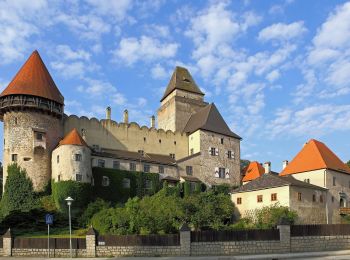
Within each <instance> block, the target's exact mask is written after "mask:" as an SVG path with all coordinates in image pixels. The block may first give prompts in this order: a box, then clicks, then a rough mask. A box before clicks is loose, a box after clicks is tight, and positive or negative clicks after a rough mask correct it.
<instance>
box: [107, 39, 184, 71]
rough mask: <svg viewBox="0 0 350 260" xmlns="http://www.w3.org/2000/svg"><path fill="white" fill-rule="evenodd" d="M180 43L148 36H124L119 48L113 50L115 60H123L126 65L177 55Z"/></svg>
mask: <svg viewBox="0 0 350 260" xmlns="http://www.w3.org/2000/svg"><path fill="white" fill-rule="evenodd" d="M178 47H179V45H178V44H177V43H163V42H161V41H159V40H158V39H155V38H151V37H148V36H141V37H140V38H139V39H137V38H133V37H131V38H123V39H121V41H120V42H119V46H118V48H117V50H115V51H114V52H113V54H114V60H115V61H117V62H118V61H119V60H121V61H122V62H123V63H124V64H126V65H132V64H134V63H135V62H137V61H155V60H160V59H168V58H172V57H174V56H175V54H176V52H177V49H178Z"/></svg>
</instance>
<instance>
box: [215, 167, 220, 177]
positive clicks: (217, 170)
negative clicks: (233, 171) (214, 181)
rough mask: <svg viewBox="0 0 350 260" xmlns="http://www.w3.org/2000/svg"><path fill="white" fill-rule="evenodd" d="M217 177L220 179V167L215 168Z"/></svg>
mask: <svg viewBox="0 0 350 260" xmlns="http://www.w3.org/2000/svg"><path fill="white" fill-rule="evenodd" d="M215 177H216V178H219V167H215Z"/></svg>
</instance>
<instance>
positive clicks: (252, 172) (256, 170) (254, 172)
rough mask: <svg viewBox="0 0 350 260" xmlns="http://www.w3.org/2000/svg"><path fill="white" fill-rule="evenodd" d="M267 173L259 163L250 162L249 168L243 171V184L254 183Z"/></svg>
mask: <svg viewBox="0 0 350 260" xmlns="http://www.w3.org/2000/svg"><path fill="white" fill-rule="evenodd" d="M264 173H265V169H264V167H262V166H261V164H260V163H259V162H250V163H249V164H248V166H246V167H245V168H244V169H243V175H244V177H243V179H242V181H243V182H246V181H252V180H255V179H257V178H259V177H260V176H261V175H263V174H264Z"/></svg>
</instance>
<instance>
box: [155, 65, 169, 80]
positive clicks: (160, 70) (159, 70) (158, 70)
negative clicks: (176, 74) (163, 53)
mask: <svg viewBox="0 0 350 260" xmlns="http://www.w3.org/2000/svg"><path fill="white" fill-rule="evenodd" d="M151 73H152V78H154V79H164V78H167V77H168V76H169V75H168V74H169V73H168V72H167V71H166V70H165V69H164V67H163V66H161V65H160V64H159V63H158V64H156V65H155V66H153V67H152V69H151Z"/></svg>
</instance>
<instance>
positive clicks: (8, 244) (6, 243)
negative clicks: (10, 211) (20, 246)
mask: <svg viewBox="0 0 350 260" xmlns="http://www.w3.org/2000/svg"><path fill="white" fill-rule="evenodd" d="M2 239H3V240H2V246H3V251H4V256H12V235H11V229H8V230H7V231H6V233H5V234H4V235H3V237H2Z"/></svg>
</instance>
